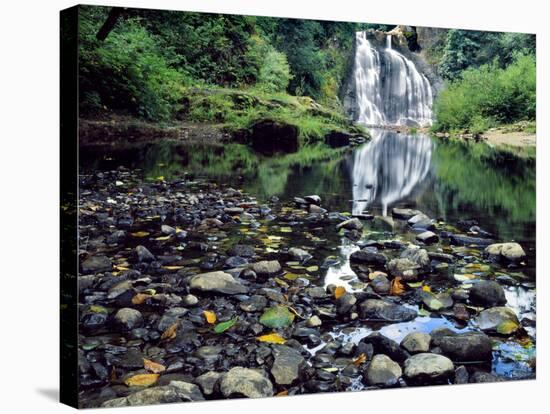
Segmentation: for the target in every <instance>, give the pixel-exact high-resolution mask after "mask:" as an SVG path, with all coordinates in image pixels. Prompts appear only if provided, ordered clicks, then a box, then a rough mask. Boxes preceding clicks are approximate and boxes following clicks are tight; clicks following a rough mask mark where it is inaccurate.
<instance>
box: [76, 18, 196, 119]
mask: <svg viewBox="0 0 550 414" xmlns="http://www.w3.org/2000/svg"><path fill="white" fill-rule="evenodd" d="M87 11H88V9H82V12H83V13H86V12H87ZM84 17H86V16H84ZM98 21H99V22H101V20H93V19H86V18H82V19H81V25H80V29H81V31H80V55H79V64H80V91H81V94H82V99H81V111H83V112H84V113H90V112H96V111H99V110H102V109H103V110H117V111H121V112H127V113H130V114H133V115H138V116H142V117H144V118H147V119H151V120H160V119H166V118H169V117H170V116H171V115H172V114H173V112H174V111H175V109H176V107H177V105H178V102H179V99H180V98H181V96H182V93H183V90H184V85H185V84H186V76H185V74H184V73H183V72H182V71H179V70H176V69H174V68H173V67H171V66H170V64H169V62H168V61H167V59H166V57H165V56H164V55H163V54H162V52H161V50H160V48H159V47H158V45H157V41H156V39H155V38H154V36H153V35H151V34H150V33H148V32H147V30H146V29H144V28H143V27H142V26H140V25H139V24H138V22H137V21H135V20H134V21H132V20H131V21H127V22H125V24H124V25H123V26H121V27H117V28H115V30H113V32H112V33H110V35H109V36H108V37H107V39H105V41H99V40H97V39H96V38H95V33H96V31H97V29H98V25H97V22H98Z"/></svg>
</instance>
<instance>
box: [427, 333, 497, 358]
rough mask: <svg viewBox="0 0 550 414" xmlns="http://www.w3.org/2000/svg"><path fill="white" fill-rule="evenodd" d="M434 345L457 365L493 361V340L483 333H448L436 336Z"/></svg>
mask: <svg viewBox="0 0 550 414" xmlns="http://www.w3.org/2000/svg"><path fill="white" fill-rule="evenodd" d="M434 345H436V346H438V347H439V348H441V352H442V353H443V354H444V355H446V356H448V357H449V358H451V359H452V360H453V361H455V362H456V363H464V362H479V361H491V360H492V358H493V349H492V344H491V339H490V338H489V337H488V336H487V335H485V334H484V333H483V332H464V333H454V332H447V333H443V334H440V335H436V337H435V339H434Z"/></svg>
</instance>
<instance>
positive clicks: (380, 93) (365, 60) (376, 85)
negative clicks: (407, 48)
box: [355, 32, 433, 126]
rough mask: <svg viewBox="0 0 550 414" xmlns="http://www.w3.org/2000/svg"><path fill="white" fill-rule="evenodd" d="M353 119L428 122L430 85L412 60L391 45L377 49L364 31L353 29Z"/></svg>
mask: <svg viewBox="0 0 550 414" xmlns="http://www.w3.org/2000/svg"><path fill="white" fill-rule="evenodd" d="M355 92H356V104H357V110H358V111H357V115H356V121H357V122H360V123H363V124H366V125H411V126H427V125H431V123H432V103H433V100H432V99H433V97H432V88H431V86H430V82H429V81H428V79H427V78H426V76H424V75H423V74H421V73H420V72H419V71H418V70H417V68H416V66H415V65H414V63H413V62H412V61H411V60H410V59H407V58H406V57H405V56H403V55H402V54H401V53H399V52H398V51H396V50H394V49H392V38H391V35H388V36H387V37H386V47H385V48H381V49H377V48H376V47H374V46H373V45H372V44H371V42H369V40H368V39H367V36H366V32H357V33H356V53H355Z"/></svg>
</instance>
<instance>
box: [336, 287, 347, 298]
mask: <svg viewBox="0 0 550 414" xmlns="http://www.w3.org/2000/svg"><path fill="white" fill-rule="evenodd" d="M345 293H346V288H345V287H344V286H338V287H337V288H336V289H334V298H335V299H338V298H340V297H342V296H344V295H345Z"/></svg>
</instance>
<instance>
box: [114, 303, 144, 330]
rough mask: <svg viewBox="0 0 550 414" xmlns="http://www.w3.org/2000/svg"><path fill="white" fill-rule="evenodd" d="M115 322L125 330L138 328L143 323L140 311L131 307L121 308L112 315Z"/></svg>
mask: <svg viewBox="0 0 550 414" xmlns="http://www.w3.org/2000/svg"><path fill="white" fill-rule="evenodd" d="M114 321H115V324H116V325H117V326H118V327H119V328H121V329H122V330H125V331H130V330H132V329H134V328H139V327H140V326H141V325H143V316H142V315H141V312H140V311H138V310H135V309H132V308H122V309H119V310H118V311H117V313H116V314H115V317H114Z"/></svg>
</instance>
